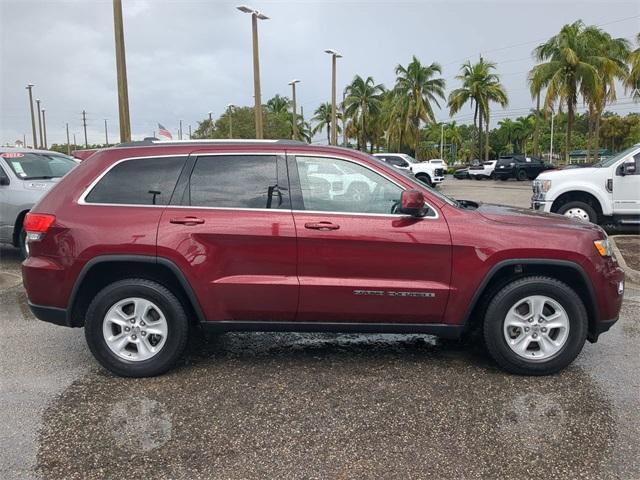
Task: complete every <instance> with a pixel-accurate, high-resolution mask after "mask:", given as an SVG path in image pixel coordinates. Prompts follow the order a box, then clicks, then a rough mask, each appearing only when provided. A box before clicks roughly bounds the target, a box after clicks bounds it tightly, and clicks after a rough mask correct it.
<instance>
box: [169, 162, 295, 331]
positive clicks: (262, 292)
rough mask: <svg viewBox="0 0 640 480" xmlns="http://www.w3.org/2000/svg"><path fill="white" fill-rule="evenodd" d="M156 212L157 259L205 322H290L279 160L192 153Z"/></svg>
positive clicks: (291, 249)
mask: <svg viewBox="0 0 640 480" xmlns="http://www.w3.org/2000/svg"><path fill="white" fill-rule="evenodd" d="M189 164H190V165H192V171H191V173H190V174H188V179H187V180H186V181H183V179H182V178H181V181H180V183H179V185H180V184H184V185H183V186H182V192H178V191H176V194H174V199H172V202H171V203H172V205H170V206H169V207H168V208H167V209H166V210H165V211H164V213H163V215H162V219H161V220H160V227H159V231H158V255H159V256H160V257H166V258H169V259H171V260H173V261H174V263H176V264H177V265H178V266H179V267H180V269H181V270H182V271H183V272H184V273H185V274H186V275H187V279H188V280H189V282H190V284H191V285H192V287H193V288H194V290H195V293H196V295H197V297H198V299H199V300H200V304H201V307H202V310H203V312H204V315H205V317H206V318H207V320H214V321H220V320H225V321H278V320H279V321H291V320H293V319H294V317H295V313H296V308H297V304H298V279H297V275H296V261H297V259H296V255H297V252H296V233H295V226H294V223H293V216H292V214H291V207H290V200H289V185H288V178H287V171H286V163H285V159H284V156H282V155H276V154H265V155H258V154H251V155H250V154H220V155H218V154H216V155H211V154H198V155H192V157H191V159H190V162H189Z"/></svg>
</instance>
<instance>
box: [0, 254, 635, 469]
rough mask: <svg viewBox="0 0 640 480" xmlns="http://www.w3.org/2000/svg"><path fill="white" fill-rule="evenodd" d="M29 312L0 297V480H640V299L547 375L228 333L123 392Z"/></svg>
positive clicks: (12, 258) (418, 342) (386, 349)
mask: <svg viewBox="0 0 640 480" xmlns="http://www.w3.org/2000/svg"><path fill="white" fill-rule="evenodd" d="M0 270H3V271H9V272H12V273H19V262H18V260H17V252H15V251H14V250H13V249H10V248H2V249H0ZM25 301H26V300H25V297H24V293H23V291H22V287H21V286H20V285H15V286H9V287H8V288H5V289H3V290H2V291H0V307H1V308H0V332H1V335H0V405H2V408H1V409H0V425H2V429H1V430H0V451H1V452H2V453H1V454H0V478H2V479H13V478H20V479H22V478H45V479H93V478H96V479H97V478H138V477H144V478H150V479H165V478H167V479H168V478H172V479H195V478H256V479H257V478H260V479H264V478H274V477H279V478H309V479H313V478H438V479H445V478H456V479H457V478H469V479H475V478H483V479H484V478H514V479H516V478H517V479H522V478H567V479H573V478H585V479H586V478H598V479H609V478H611V479H614V478H621V479H633V478H640V355H638V343H639V342H640V289H634V288H629V289H628V290H627V292H626V295H625V301H624V304H623V310H622V316H621V318H620V321H619V322H618V323H617V324H616V325H615V326H614V327H613V329H612V330H611V331H610V332H608V333H607V334H604V335H603V336H602V337H601V338H600V341H599V342H598V343H597V344H589V343H587V344H586V345H585V348H584V350H583V352H582V353H581V355H580V356H579V357H578V359H577V360H576V362H574V364H573V365H571V366H570V367H569V368H567V369H566V370H565V371H563V372H561V373H560V374H557V375H554V376H550V377H542V378H540V377H537V378H532V377H531V378H530V377H518V376H514V375H508V374H505V373H503V372H502V371H500V370H498V368H497V367H496V366H495V364H494V363H493V362H492V361H491V360H490V359H489V358H488V356H487V355H486V354H485V352H484V351H483V350H482V349H481V348H479V347H477V346H474V345H469V344H461V343H458V342H444V341H440V340H437V339H435V338H434V337H431V336H428V335H338V334H282V333H252V334H246V333H229V334H224V335H219V336H214V337H211V338H209V339H208V340H205V339H203V338H201V337H194V339H193V340H192V342H191V345H190V347H189V349H188V354H187V356H186V357H185V359H184V360H183V361H182V362H181V364H180V365H179V366H178V367H177V368H175V369H174V370H172V371H171V372H169V373H168V374H166V375H164V376H162V377H158V378H152V379H122V378H117V377H114V376H112V375H110V374H108V373H107V372H105V371H104V370H102V369H101V368H100V367H99V366H98V365H97V364H96V362H95V361H94V360H93V359H92V357H91V356H90V354H89V352H88V349H87V348H86V346H85V343H84V336H83V331H82V330H80V329H67V328H62V327H56V326H53V325H48V324H46V323H43V322H40V321H38V320H36V319H34V318H33V316H32V315H31V313H30V312H29V310H28V308H27V306H26V303H25Z"/></svg>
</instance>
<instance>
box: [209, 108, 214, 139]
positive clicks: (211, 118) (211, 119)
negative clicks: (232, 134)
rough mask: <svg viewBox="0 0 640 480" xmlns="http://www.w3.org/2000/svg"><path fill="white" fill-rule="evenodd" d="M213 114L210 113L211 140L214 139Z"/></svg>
mask: <svg viewBox="0 0 640 480" xmlns="http://www.w3.org/2000/svg"><path fill="white" fill-rule="evenodd" d="M212 115H213V112H209V138H213V116H212Z"/></svg>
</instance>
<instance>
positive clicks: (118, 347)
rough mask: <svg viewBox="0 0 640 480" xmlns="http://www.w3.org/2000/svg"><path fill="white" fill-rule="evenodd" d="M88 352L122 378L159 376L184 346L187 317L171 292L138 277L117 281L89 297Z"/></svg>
mask: <svg viewBox="0 0 640 480" xmlns="http://www.w3.org/2000/svg"><path fill="white" fill-rule="evenodd" d="M84 332H85V337H86V340H87V344H88V345H89V349H90V350H91V353H93V355H94V357H95V358H96V359H97V360H98V362H100V364H101V365H102V366H103V367H105V368H106V369H107V370H109V371H111V372H113V373H115V374H116V375H120V376H123V377H151V376H155V375H160V374H162V373H164V372H166V371H167V370H169V368H171V366H172V365H173V364H174V363H175V362H176V361H177V360H178V358H179V357H180V356H181V355H182V353H183V352H184V349H185V347H186V345H187V339H188V333H189V322H188V320H187V316H186V314H185V311H184V308H183V306H182V304H181V303H180V301H179V300H178V299H177V298H176V296H175V295H174V294H173V293H171V291H169V290H168V289H167V288H165V287H164V286H162V285H160V284H158V283H156V282H153V281H151V280H145V279H140V278H132V279H126V280H120V281H117V282H114V283H112V284H111V285H108V286H107V287H105V288H103V289H102V290H100V292H98V294H97V295H96V296H95V297H94V299H93V300H92V302H91V304H90V305H89V309H88V310H87V315H86V324H85V329H84Z"/></svg>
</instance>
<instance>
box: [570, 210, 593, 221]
mask: <svg viewBox="0 0 640 480" xmlns="http://www.w3.org/2000/svg"><path fill="white" fill-rule="evenodd" d="M564 215H565V217H569V218H577V219H579V220H584V221H586V222H588V221H589V214H588V213H587V212H586V210H584V209H582V208H570V209H569V210H567V211H566V212H564Z"/></svg>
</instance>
